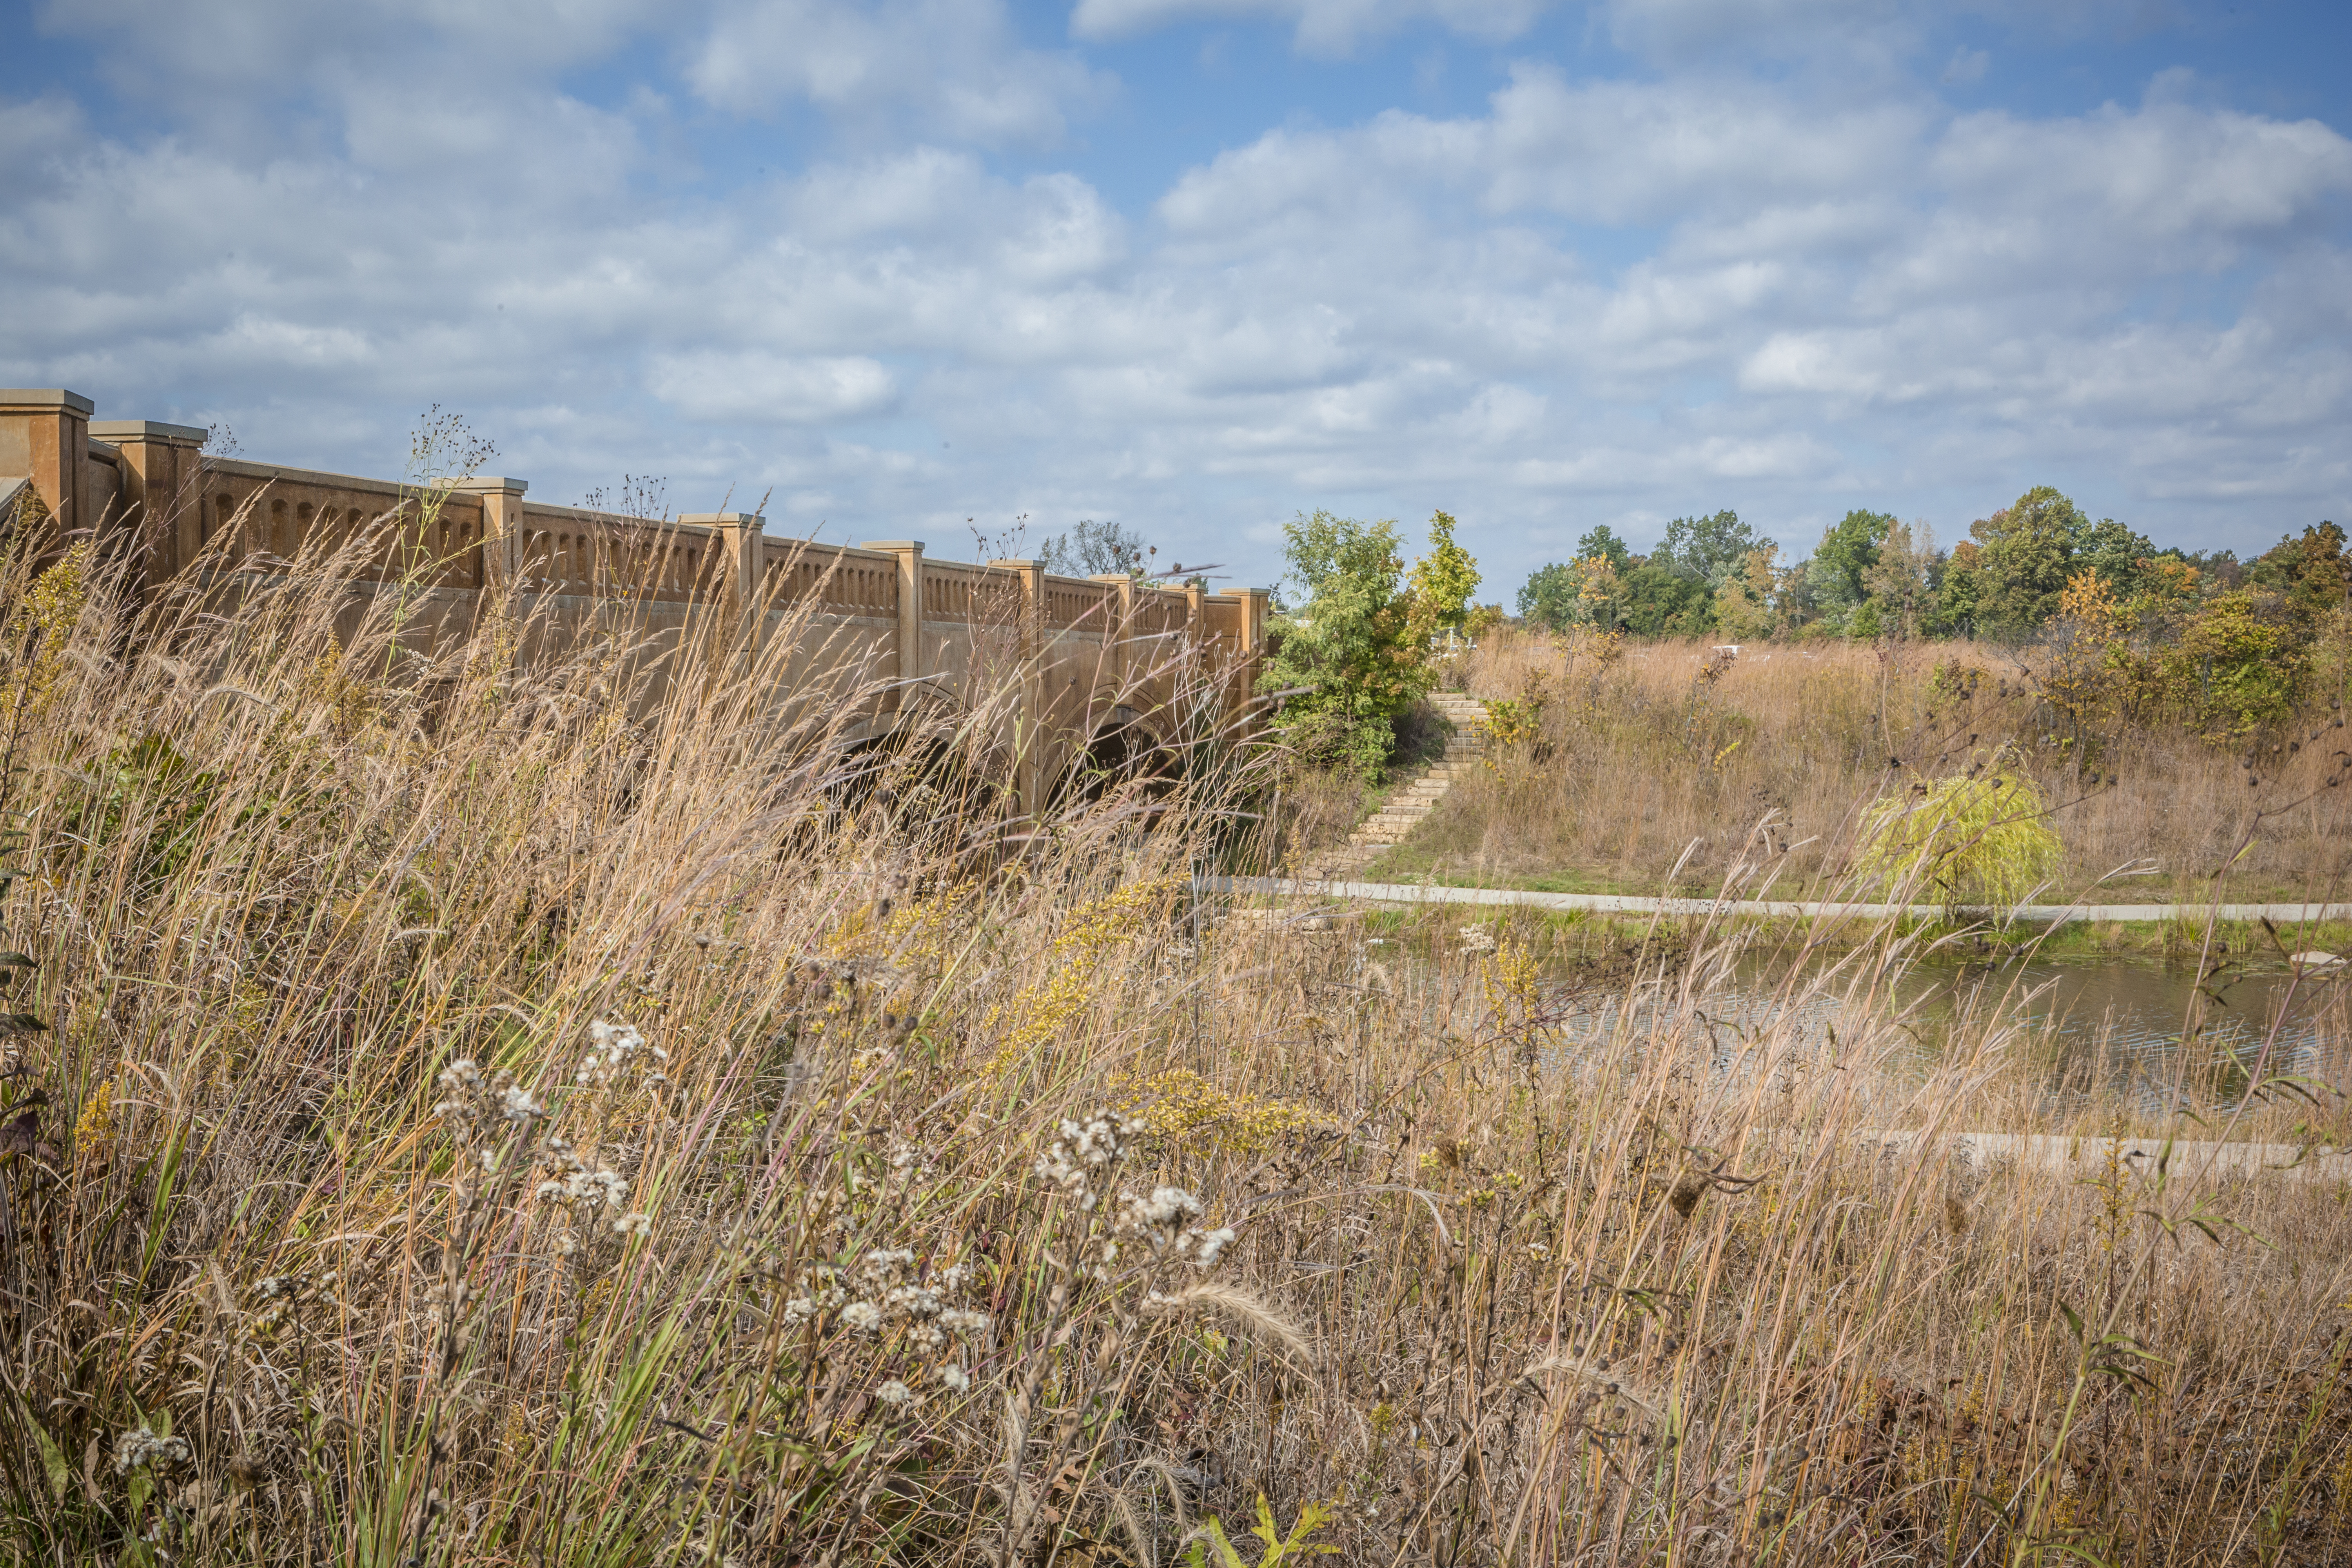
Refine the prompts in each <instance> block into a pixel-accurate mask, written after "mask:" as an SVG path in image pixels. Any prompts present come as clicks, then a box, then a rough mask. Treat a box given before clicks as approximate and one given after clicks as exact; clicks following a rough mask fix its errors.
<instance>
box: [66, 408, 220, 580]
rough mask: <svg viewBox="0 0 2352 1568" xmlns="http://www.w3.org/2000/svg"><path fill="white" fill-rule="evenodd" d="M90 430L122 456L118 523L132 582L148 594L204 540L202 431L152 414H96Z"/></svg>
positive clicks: (189, 557)
mask: <svg viewBox="0 0 2352 1568" xmlns="http://www.w3.org/2000/svg"><path fill="white" fill-rule="evenodd" d="M89 434H90V437H91V438H92V439H93V440H99V441H103V442H105V443H106V444H107V445H109V446H110V447H113V448H114V449H115V451H116V452H117V453H118V454H120V456H121V463H120V466H119V471H120V472H121V475H122V516H121V519H119V520H118V526H119V527H120V528H121V531H122V537H123V538H124V539H125V540H126V541H128V542H129V544H130V546H131V552H132V558H131V571H132V574H133V576H132V581H133V582H135V583H136V584H138V586H139V590H140V592H141V593H142V594H146V593H152V592H153V591H154V589H155V588H156V587H157V586H159V585H160V584H163V583H164V582H166V581H167V580H169V579H170V578H171V577H172V576H173V575H174V574H177V573H178V572H179V571H180V570H181V569H182V568H183V567H184V566H186V565H187V564H188V563H190V562H192V561H194V559H195V555H196V551H197V549H198V547H199V546H200V545H201V544H202V543H203V542H204V520H203V516H202V514H201V511H200V510H199V508H200V506H201V499H200V497H199V494H198V490H199V488H200V483H199V481H200V480H201V478H202V475H203V469H204V446H205V432H204V431H202V430H199V429H197V428H196V427H195V426H193V425H164V424H161V423H159V422H157V421H155V420H152V419H101V420H98V421H96V422H94V423H93V424H92V425H91V426H90V427H89Z"/></svg>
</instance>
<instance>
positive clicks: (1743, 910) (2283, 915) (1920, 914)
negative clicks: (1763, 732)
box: [1193, 877, 2352, 925]
mask: <svg viewBox="0 0 2352 1568" xmlns="http://www.w3.org/2000/svg"><path fill="white" fill-rule="evenodd" d="M1193 886H1194V888H1195V889H1196V890H1198V891H1201V892H1211V893H1242V894H1257V895H1260V896H1270V897H1274V898H1293V899H1361V900H1367V901H1370V902H1372V903H1381V904H1464V905H1486V906H1492V907H1508V906H1513V905H1517V906H1519V907H1522V908H1528V909H1538V910H1590V911H1591V912H1593V913H1596V914H1621V915H1648V914H1665V915H1764V916H1769V917H1775V918H1779V919H1803V920H1856V921H1883V920H1892V919H1900V918H1905V917H1908V918H1910V919H1914V920H1934V919H1937V918H1939V917H1941V916H1942V915H1943V914H1944V912H1945V910H1944V906H1943V905H1941V904H1860V903H1836V902H1828V903H1801V902H1783V901H1779V900H1751V899H1663V898H1641V897H1635V896H1633V895H1631V894H1624V893H1535V892H1527V891H1523V890H1521V889H1515V888H1439V887H1423V886H1421V885H1419V884H1416V883H1410V882H1337V881H1312V880H1294V879H1289V878H1285V877H1200V878H1195V879H1194V881H1193ZM1964 912H1966V913H1969V914H1971V915H1973V916H1975V917H1977V918H1979V919H1982V920H1988V921H1992V920H1997V919H1999V918H2000V917H2001V916H2002V915H2003V914H2006V916H2007V917H2008V918H2010V919H2013V920H2018V921H2024V922H2026V923H2028V924H2032V925H2063V924H2064V923H2065V922H2066V921H2123V922H2126V923H2149V922H2161V921H2175V920H2186V921H2202V920H2204V919H2205V917H2206V916H2207V915H2208V914H2209V913H2214V912H2218V913H2219V915H2220V917H2221V919H2222V920H2225V921H2258V920H2269V921H2292V922H2301V921H2345V920H2352V904H2223V905H2222V906H2221V909H2220V910H2218V911H2215V910H2212V909H2211V907H2210V906H2209V905H2204V904H2089V905H2083V904H2020V905H2019V906H2017V908H2015V909H2013V910H2006V911H2001V910H1967V911H1964Z"/></svg>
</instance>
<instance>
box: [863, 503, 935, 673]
mask: <svg viewBox="0 0 2352 1568" xmlns="http://www.w3.org/2000/svg"><path fill="white" fill-rule="evenodd" d="M857 548H858V549H860V550H872V551H877V552H880V553H881V554H884V555H888V556H891V557H894V558H895V559H896V560H897V561H898V667H897V676H896V679H898V681H899V682H901V684H900V685H899V687H898V689H897V690H895V691H893V692H891V694H890V710H891V711H893V712H898V711H901V710H904V709H905V708H906V707H907V705H908V699H909V698H910V697H911V696H912V694H913V691H912V688H910V687H908V685H906V684H904V683H905V682H908V681H914V680H920V679H923V677H925V676H927V675H929V674H930V673H931V669H930V664H929V660H927V659H925V658H923V542H922V541H921V540H919V539H871V540H868V541H866V542H865V543H863V544H861V545H859V546H858V547H857Z"/></svg>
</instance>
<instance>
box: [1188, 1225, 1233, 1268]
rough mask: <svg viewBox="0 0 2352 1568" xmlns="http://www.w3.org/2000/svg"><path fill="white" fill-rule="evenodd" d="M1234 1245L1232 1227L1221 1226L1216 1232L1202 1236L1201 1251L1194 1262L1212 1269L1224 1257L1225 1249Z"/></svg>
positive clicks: (1205, 1233) (1209, 1232)
mask: <svg viewBox="0 0 2352 1568" xmlns="http://www.w3.org/2000/svg"><path fill="white" fill-rule="evenodd" d="M1233 1244H1234V1230H1233V1226H1219V1227H1217V1228H1216V1229H1215V1230H1212V1231H1206V1232H1203V1233H1202V1236H1201V1250H1200V1251H1199V1253H1198V1254H1196V1255H1195V1256H1194V1258H1193V1259H1192V1261H1193V1262H1195V1263H1197V1264H1199V1265H1200V1266H1201V1267H1202V1268H1211V1267H1213V1265H1214V1264H1215V1263H1216V1261H1217V1259H1218V1258H1220V1257H1222V1256H1223V1253H1224V1250H1225V1248H1226V1247H1231V1246H1232V1245H1233Z"/></svg>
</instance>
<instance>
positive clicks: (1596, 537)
mask: <svg viewBox="0 0 2352 1568" xmlns="http://www.w3.org/2000/svg"><path fill="white" fill-rule="evenodd" d="M1595 556H1598V557H1600V558H1601V560H1603V561H1606V562H1608V563H1609V566H1610V569H1611V570H1612V571H1616V572H1622V571H1624V570H1625V569H1626V568H1627V567H1628V566H1631V565H1632V564H1633V549H1632V547H1631V546H1629V545H1628V544H1627V543H1626V542H1624V541H1623V540H1622V539H1620V538H1618V537H1617V535H1616V534H1614V533H1613V532H1612V531H1610V528H1609V525H1608V524H1607V523H1605V522H1604V523H1602V524H1601V525H1600V526H1599V527H1597V528H1594V529H1591V530H1590V531H1587V532H1586V534H1585V536H1584V537H1583V538H1581V539H1580V540H1578V541H1577V542H1576V558H1577V559H1578V560H1579V561H1590V560H1591V559H1593V558H1594V557H1595Z"/></svg>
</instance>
